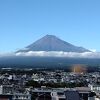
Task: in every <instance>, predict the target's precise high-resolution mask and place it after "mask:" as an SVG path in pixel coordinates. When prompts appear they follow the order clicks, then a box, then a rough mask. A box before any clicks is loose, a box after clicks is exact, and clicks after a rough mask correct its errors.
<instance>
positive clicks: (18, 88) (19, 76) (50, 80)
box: [0, 65, 100, 100]
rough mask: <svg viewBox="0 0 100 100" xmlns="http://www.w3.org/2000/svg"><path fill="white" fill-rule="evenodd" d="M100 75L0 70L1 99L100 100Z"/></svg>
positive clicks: (82, 72)
mask: <svg viewBox="0 0 100 100" xmlns="http://www.w3.org/2000/svg"><path fill="white" fill-rule="evenodd" d="M99 93H100V72H86V71H83V69H82V68H81V67H80V66H79V65H77V67H76V66H75V68H74V69H72V72H66V71H65V70H58V69H57V70H41V69H37V70H36V69H11V68H1V69H0V100H74V98H76V99H75V100H100V94H99Z"/></svg>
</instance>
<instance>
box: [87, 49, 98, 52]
mask: <svg viewBox="0 0 100 100" xmlns="http://www.w3.org/2000/svg"><path fill="white" fill-rule="evenodd" d="M89 50H90V51H92V52H96V51H97V50H96V49H89Z"/></svg>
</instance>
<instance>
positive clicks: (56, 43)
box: [18, 35, 89, 52]
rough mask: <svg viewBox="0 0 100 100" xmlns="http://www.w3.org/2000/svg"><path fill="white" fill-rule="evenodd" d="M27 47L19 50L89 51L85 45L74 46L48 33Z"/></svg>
mask: <svg viewBox="0 0 100 100" xmlns="http://www.w3.org/2000/svg"><path fill="white" fill-rule="evenodd" d="M26 48H27V49H24V50H19V51H18V52H28V51H64V52H88V51H89V50H87V49H85V48H83V47H77V46H74V45H72V44H70V43H68V42H65V41H63V40H61V39H59V38H57V37H56V36H53V35H46V36H44V37H43V38H41V39H39V40H37V41H36V42H34V43H32V44H31V45H29V46H27V47H26Z"/></svg>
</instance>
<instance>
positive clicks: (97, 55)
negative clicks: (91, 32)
mask: <svg viewBox="0 0 100 100" xmlns="http://www.w3.org/2000/svg"><path fill="white" fill-rule="evenodd" d="M16 56H40V57H43V56H46V57H72V58H75V57H78V58H100V52H83V53H76V52H63V51H48V52H47V51H29V52H18V53H16Z"/></svg>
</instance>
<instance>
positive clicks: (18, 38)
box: [0, 0, 100, 52]
mask: <svg viewBox="0 0 100 100" xmlns="http://www.w3.org/2000/svg"><path fill="white" fill-rule="evenodd" d="M46 34H52V35H56V36H58V37H60V38H61V39H63V40H65V41H67V42H70V43H72V44H74V45H77V46H83V47H85V48H88V49H96V50H97V51H100V46H99V43H100V0H0V52H12V51H16V50H18V49H20V48H24V47H25V46H27V45H29V44H31V43H32V42H34V41H35V40H37V39H39V38H41V37H43V36H45V35H46Z"/></svg>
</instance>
